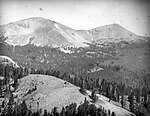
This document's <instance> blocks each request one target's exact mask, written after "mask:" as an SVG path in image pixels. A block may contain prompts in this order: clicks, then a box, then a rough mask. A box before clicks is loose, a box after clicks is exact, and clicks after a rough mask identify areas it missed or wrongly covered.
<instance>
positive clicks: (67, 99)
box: [14, 75, 87, 111]
mask: <svg viewBox="0 0 150 116" xmlns="http://www.w3.org/2000/svg"><path fill="white" fill-rule="evenodd" d="M14 95H15V96H16V100H25V101H26V103H27V106H28V107H30V108H31V110H32V111H36V110H37V109H42V110H44V109H47V110H48V111H51V109H52V108H54V107H58V110H60V109H61V108H62V107H63V106H67V105H69V104H71V103H74V102H76V103H77V105H79V104H80V103H83V102H84V99H85V97H87V96H84V95H83V94H81V93H80V92H79V88H78V87H76V86H74V85H72V84H70V83H68V82H65V81H63V80H61V79H58V78H55V77H52V76H47V75H29V76H26V77H24V78H22V79H21V80H20V84H19V87H18V89H17V90H16V92H15V93H14Z"/></svg>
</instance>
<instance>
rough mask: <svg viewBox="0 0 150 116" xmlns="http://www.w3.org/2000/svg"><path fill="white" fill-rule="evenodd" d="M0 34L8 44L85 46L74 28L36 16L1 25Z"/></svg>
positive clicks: (84, 41)
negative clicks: (5, 38)
mask: <svg viewBox="0 0 150 116" xmlns="http://www.w3.org/2000/svg"><path fill="white" fill-rule="evenodd" d="M0 30H1V32H0V33H1V34H2V35H4V36H5V37H8V39H7V40H6V41H5V42H7V43H8V44H10V45H26V44H29V43H30V44H34V45H37V46H51V45H52V46H62V45H73V46H77V47H85V46H87V45H86V44H85V43H89V41H87V40H85V39H84V38H83V37H82V36H80V35H79V34H78V33H76V31H75V30H73V29H71V28H69V27H66V26H64V25H62V24H59V23H57V22H54V21H51V20H48V19H44V18H40V17H36V18H29V19H25V20H20V21H17V22H13V23H9V24H7V25H2V26H1V27H0Z"/></svg>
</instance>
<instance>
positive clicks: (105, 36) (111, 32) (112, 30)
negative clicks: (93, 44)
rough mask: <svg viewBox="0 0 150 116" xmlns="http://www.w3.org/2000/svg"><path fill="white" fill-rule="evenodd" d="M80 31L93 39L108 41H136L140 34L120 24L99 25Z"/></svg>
mask: <svg viewBox="0 0 150 116" xmlns="http://www.w3.org/2000/svg"><path fill="white" fill-rule="evenodd" d="M78 33H80V34H82V35H84V37H86V38H88V39H90V38H92V40H93V41H96V40H100V41H102V42H103V41H106V40H107V42H108V41H109V42H116V41H122V40H125V41H136V40H137V39H139V37H138V35H136V34H134V33H132V32H131V31H129V30H127V29H125V28H124V27H122V26H121V25H119V24H110V25H104V26H101V27H97V28H94V29H91V30H80V31H78Z"/></svg>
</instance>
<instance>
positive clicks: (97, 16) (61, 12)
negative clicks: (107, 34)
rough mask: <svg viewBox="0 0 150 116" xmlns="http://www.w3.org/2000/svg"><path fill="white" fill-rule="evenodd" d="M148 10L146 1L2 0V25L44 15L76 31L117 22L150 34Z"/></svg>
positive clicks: (0, 7)
mask: <svg viewBox="0 0 150 116" xmlns="http://www.w3.org/2000/svg"><path fill="white" fill-rule="evenodd" d="M149 11H150V2H148V1H145V0H1V1H0V25H4V24H7V23H10V22H14V21H18V20H22V19H27V18H30V17H43V18H47V19H50V20H53V21H56V22H59V23H61V24H63V25H66V26H68V27H70V28H73V29H77V30H81V29H84V30H88V29H92V28H95V27H99V26H103V25H108V24H113V23H118V24H120V25H122V26H123V27H125V28H127V29H128V30H130V31H132V32H134V33H136V34H138V35H145V34H146V35H147V36H150V12H149Z"/></svg>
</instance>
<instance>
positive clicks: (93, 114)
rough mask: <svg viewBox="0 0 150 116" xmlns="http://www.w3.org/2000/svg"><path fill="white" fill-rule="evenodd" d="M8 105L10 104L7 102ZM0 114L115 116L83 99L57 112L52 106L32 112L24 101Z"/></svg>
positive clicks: (14, 115) (26, 115) (8, 115)
mask: <svg viewBox="0 0 150 116" xmlns="http://www.w3.org/2000/svg"><path fill="white" fill-rule="evenodd" d="M9 105H10V104H9ZM1 116H116V115H115V113H114V112H112V113H111V112H110V110H109V111H108V112H106V110H105V109H104V108H103V107H100V108H97V107H96V106H95V105H94V104H89V102H88V101H87V100H86V98H85V100H84V103H83V104H81V105H79V107H78V108H77V104H76V103H72V104H70V105H68V106H66V107H62V109H61V111H60V112H58V109H57V107H54V108H53V109H52V110H51V112H48V111H47V110H44V111H42V110H41V109H39V110H37V111H36V112H32V111H31V110H30V109H29V108H27V105H26V103H25V101H23V102H22V103H21V104H19V105H17V104H15V106H14V108H10V107H9V108H8V109H6V110H5V111H3V112H2V114H1Z"/></svg>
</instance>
